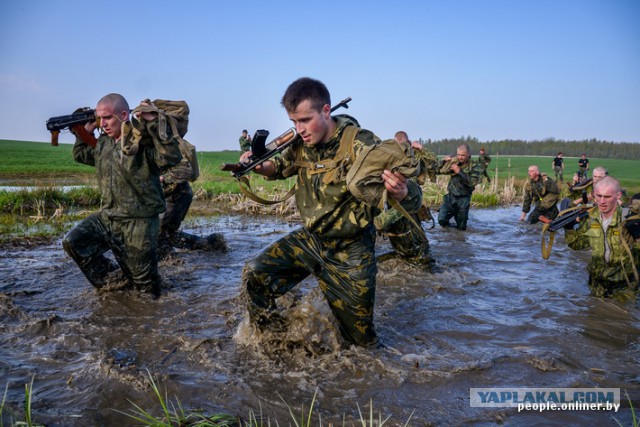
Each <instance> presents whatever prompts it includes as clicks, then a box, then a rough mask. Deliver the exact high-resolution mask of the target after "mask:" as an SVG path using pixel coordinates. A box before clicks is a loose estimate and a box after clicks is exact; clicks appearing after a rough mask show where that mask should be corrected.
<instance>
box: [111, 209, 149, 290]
mask: <svg viewBox="0 0 640 427" xmlns="http://www.w3.org/2000/svg"><path fill="white" fill-rule="evenodd" d="M111 228H112V245H111V250H112V251H113V254H114V255H115V257H116V259H117V260H118V263H119V264H120V266H121V267H122V269H123V271H125V274H127V275H128V276H129V277H130V278H131V282H132V283H133V286H134V287H135V288H136V289H139V290H141V291H144V292H151V293H152V294H154V295H156V296H158V295H160V284H161V281H162V280H161V278H160V275H159V274H158V257H157V252H156V249H157V243H158V233H159V231H160V219H159V218H158V216H153V217H151V218H129V219H118V220H112V223H111Z"/></svg>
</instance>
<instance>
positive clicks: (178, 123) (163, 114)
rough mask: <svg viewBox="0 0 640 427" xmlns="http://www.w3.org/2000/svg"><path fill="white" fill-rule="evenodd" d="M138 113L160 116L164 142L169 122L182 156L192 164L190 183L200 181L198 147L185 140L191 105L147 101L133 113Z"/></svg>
mask: <svg viewBox="0 0 640 427" xmlns="http://www.w3.org/2000/svg"><path fill="white" fill-rule="evenodd" d="M144 104H149V105H144ZM137 112H153V113H157V114H158V133H159V134H160V139H162V140H164V139H166V138H167V136H168V135H167V130H166V129H167V122H168V124H169V126H170V127H171V131H172V133H173V135H174V136H175V138H176V139H177V140H178V146H179V148H180V154H182V157H184V158H186V159H187V160H189V163H191V169H192V173H191V176H190V177H189V181H191V182H193V181H195V180H196V179H198V177H199V176H200V167H199V166H198V156H197V153H196V147H195V146H194V145H193V144H191V143H190V142H189V141H187V140H186V139H184V136H185V134H186V133H187V130H188V127H189V105H188V104H187V103H186V102H185V101H169V100H166V99H156V100H154V101H151V100H149V99H145V100H144V101H142V103H141V104H140V105H139V106H137V107H136V108H135V109H134V110H133V111H132V113H137Z"/></svg>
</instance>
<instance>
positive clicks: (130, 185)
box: [73, 120, 182, 218]
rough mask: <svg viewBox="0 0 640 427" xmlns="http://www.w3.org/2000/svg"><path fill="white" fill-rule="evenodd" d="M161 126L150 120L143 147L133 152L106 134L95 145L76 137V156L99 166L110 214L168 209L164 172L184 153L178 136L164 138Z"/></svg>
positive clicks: (141, 213) (105, 207) (102, 193)
mask: <svg viewBox="0 0 640 427" xmlns="http://www.w3.org/2000/svg"><path fill="white" fill-rule="evenodd" d="M157 126H158V122H157V120H154V121H152V122H146V125H145V127H144V129H143V135H142V140H141V142H140V149H139V150H138V152H137V153H136V154H134V155H130V156H128V155H125V154H124V153H123V151H122V148H121V145H120V142H117V141H115V140H114V139H113V138H111V137H109V136H108V135H106V134H102V135H100V137H99V138H98V142H97V144H96V147H95V148H91V147H90V146H89V145H87V144H85V143H84V142H82V140H80V139H79V138H77V139H76V143H75V145H74V146H73V159H74V160H75V161H76V162H79V163H84V164H86V165H90V166H95V168H96V178H97V180H98V187H99V189H100V196H101V202H100V209H101V210H102V211H103V212H104V213H106V214H107V215H108V216H109V217H112V218H148V217H151V216H154V215H158V214H160V213H162V212H164V210H165V202H164V196H163V193H162V187H161V185H160V178H159V177H160V173H161V171H162V170H165V169H167V168H168V167H170V166H173V165H175V164H177V163H178V162H180V160H181V158H182V155H181V154H180V149H179V148H178V142H177V141H176V140H175V139H174V138H169V139H167V140H166V141H160V139H159V137H158V136H157V135H158V132H157ZM153 135H155V136H153Z"/></svg>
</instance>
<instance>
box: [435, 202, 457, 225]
mask: <svg viewBox="0 0 640 427" xmlns="http://www.w3.org/2000/svg"><path fill="white" fill-rule="evenodd" d="M452 199H453V198H452V197H451V196H450V195H449V194H445V195H444V197H443V199H442V206H440V210H439V211H438V224H440V226H442V227H449V226H450V225H451V224H449V220H451V218H453V215H454V214H455V211H454V206H453V205H452Z"/></svg>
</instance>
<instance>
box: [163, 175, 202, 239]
mask: <svg viewBox="0 0 640 427" xmlns="http://www.w3.org/2000/svg"><path fill="white" fill-rule="evenodd" d="M164 196H165V202H166V205H167V209H166V211H164V212H163V213H162V214H161V215H160V218H161V219H160V239H166V241H167V242H168V243H169V244H171V245H173V246H177V247H184V248H187V249H188V248H189V245H190V244H193V243H194V242H195V241H197V239H198V236H192V237H193V239H191V240H193V241H190V240H189V241H187V240H185V241H184V242H183V241H182V240H184V239H181V236H180V234H179V233H178V229H179V228H180V224H182V221H183V220H184V218H185V216H187V212H188V211H189V207H191V203H192V201H193V191H192V190H191V186H190V185H189V183H188V182H185V183H182V184H178V185H176V186H175V187H174V188H173V189H172V191H171V192H168V191H167V192H165V195H164ZM184 234H186V233H184ZM182 237H184V236H182ZM174 243H176V244H174ZM180 244H182V246H178V245H180Z"/></svg>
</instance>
